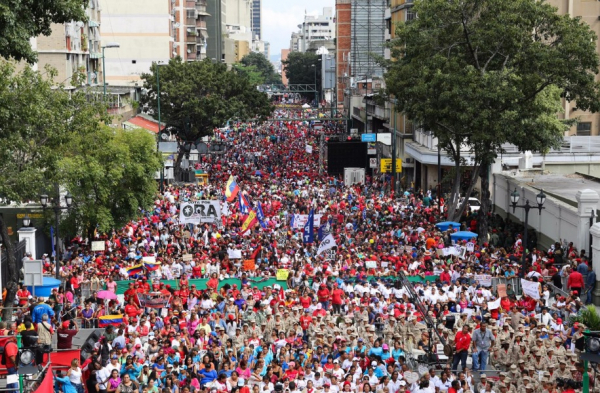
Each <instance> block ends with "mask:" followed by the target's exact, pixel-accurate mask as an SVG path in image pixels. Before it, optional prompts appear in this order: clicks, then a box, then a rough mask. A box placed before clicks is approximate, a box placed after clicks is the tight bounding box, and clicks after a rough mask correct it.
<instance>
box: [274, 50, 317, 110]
mask: <svg viewBox="0 0 600 393" xmlns="http://www.w3.org/2000/svg"><path fill="white" fill-rule="evenodd" d="M281 63H282V64H283V65H284V66H285V76H286V77H287V78H288V81H289V84H291V85H301V84H307V85H314V84H315V83H316V86H317V91H320V90H321V62H319V56H317V55H316V54H315V53H310V52H306V53H302V52H292V53H290V54H289V56H288V58H287V60H283V61H282V62H281ZM303 95H304V96H305V97H307V98H310V99H314V98H315V97H314V93H303Z"/></svg>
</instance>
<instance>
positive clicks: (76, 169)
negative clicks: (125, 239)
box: [59, 126, 161, 237]
mask: <svg viewBox="0 0 600 393" xmlns="http://www.w3.org/2000/svg"><path fill="white" fill-rule="evenodd" d="M84 158H85V159H84ZM59 166H60V173H61V177H62V180H63V182H64V184H65V185H66V188H67V189H68V190H69V191H70V192H71V194H72V195H73V201H74V203H73V208H72V209H71V210H70V211H69V213H70V217H69V220H65V224H66V226H67V229H71V231H73V229H74V228H77V227H79V228H82V229H83V231H84V233H86V234H88V235H91V234H92V233H93V231H94V229H97V230H98V231H99V232H101V233H108V232H109V231H110V230H111V229H113V228H120V227H122V226H123V225H125V224H126V223H127V222H129V221H130V220H131V219H132V218H134V217H137V216H138V215H139V209H144V210H146V209H149V208H150V207H151V206H152V204H153V203H154V198H155V196H156V192H157V191H158V189H157V183H156V180H154V175H155V173H156V172H157V171H158V170H160V168H161V158H160V156H159V155H158V154H157V152H156V138H155V136H154V135H152V134H150V133H149V132H148V131H146V130H142V129H135V130H128V131H125V130H122V129H112V128H110V127H106V126H105V127H102V128H101V129H99V130H98V131H97V132H95V133H93V134H91V135H81V134H78V135H73V137H72V138H71V139H70V140H69V143H68V150H67V154H65V156H64V157H63V158H62V159H61V161H60V164H59ZM70 224H76V225H70ZM90 237H91V236H90Z"/></svg>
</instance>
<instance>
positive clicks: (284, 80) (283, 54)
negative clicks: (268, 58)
mask: <svg viewBox="0 0 600 393" xmlns="http://www.w3.org/2000/svg"><path fill="white" fill-rule="evenodd" d="M290 52H291V51H290V50H289V49H282V50H281V83H283V84H284V85H285V86H287V85H288V78H287V76H286V75H285V65H283V62H284V61H285V60H287V59H288V56H289V55H290Z"/></svg>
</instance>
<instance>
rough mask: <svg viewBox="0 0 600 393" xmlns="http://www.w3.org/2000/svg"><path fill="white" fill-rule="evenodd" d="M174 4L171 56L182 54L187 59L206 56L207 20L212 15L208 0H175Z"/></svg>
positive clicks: (200, 58)
mask: <svg viewBox="0 0 600 393" xmlns="http://www.w3.org/2000/svg"><path fill="white" fill-rule="evenodd" d="M174 5H175V6H174V7H173V8H172V10H171V13H172V15H173V16H174V18H173V21H172V29H171V30H172V33H173V50H172V52H171V56H172V57H174V56H180V57H181V58H182V59H184V60H186V61H196V60H202V59H204V58H206V39H207V37H208V33H207V29H206V20H207V18H208V17H210V14H209V13H208V12H207V9H206V8H207V7H206V6H207V0H194V1H192V0H175V4H174Z"/></svg>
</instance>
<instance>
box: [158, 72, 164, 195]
mask: <svg viewBox="0 0 600 393" xmlns="http://www.w3.org/2000/svg"><path fill="white" fill-rule="evenodd" d="M161 65H164V64H161V63H160V62H159V61H157V62H156V105H157V107H158V134H157V135H156V151H159V152H160V150H159V149H158V146H159V143H160V123H161V121H160V71H159V70H160V66H161ZM164 183H165V164H164V163H163V165H162V168H161V169H160V193H161V194H162V193H163V192H164V191H165V185H164Z"/></svg>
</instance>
